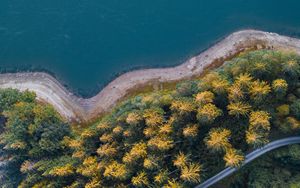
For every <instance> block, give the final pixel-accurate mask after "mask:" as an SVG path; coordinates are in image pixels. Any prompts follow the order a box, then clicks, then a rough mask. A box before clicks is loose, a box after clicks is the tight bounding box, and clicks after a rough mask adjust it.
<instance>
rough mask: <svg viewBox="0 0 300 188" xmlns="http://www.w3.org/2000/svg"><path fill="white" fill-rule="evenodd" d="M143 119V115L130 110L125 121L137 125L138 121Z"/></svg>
mask: <svg viewBox="0 0 300 188" xmlns="http://www.w3.org/2000/svg"><path fill="white" fill-rule="evenodd" d="M142 120H143V117H142V116H141V115H140V114H139V113H138V112H131V113H129V114H128V115H127V118H126V123H128V124H129V125H133V126H134V125H137V124H139V123H140V121H142Z"/></svg>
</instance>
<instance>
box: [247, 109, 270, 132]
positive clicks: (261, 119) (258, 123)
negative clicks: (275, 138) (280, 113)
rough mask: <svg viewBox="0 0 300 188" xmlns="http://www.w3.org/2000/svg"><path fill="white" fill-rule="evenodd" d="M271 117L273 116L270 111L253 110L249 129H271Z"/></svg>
mask: <svg viewBox="0 0 300 188" xmlns="http://www.w3.org/2000/svg"><path fill="white" fill-rule="evenodd" d="M270 119H271V116H270V114H269V113H268V112H265V111H253V112H251V113H250V118H249V124H250V126H249V129H250V130H252V129H253V130H259V129H260V128H262V129H264V130H270V129H271V124H270Z"/></svg>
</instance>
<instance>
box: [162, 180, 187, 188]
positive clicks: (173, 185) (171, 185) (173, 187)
mask: <svg viewBox="0 0 300 188" xmlns="http://www.w3.org/2000/svg"><path fill="white" fill-rule="evenodd" d="M164 188H183V185H182V184H181V183H179V182H178V181H176V180H175V179H172V180H169V181H168V183H167V184H166V185H164Z"/></svg>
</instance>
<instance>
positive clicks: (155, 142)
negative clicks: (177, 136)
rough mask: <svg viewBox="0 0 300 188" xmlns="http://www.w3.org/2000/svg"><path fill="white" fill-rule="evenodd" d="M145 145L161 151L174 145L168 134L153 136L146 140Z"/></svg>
mask: <svg viewBox="0 0 300 188" xmlns="http://www.w3.org/2000/svg"><path fill="white" fill-rule="evenodd" d="M147 145H148V146H149V147H152V148H155V149H158V150H161V151H166V150H169V149H171V148H173V147H174V141H173V140H172V139H171V138H170V137H168V136H163V135H162V136H155V137H153V138H151V139H150V140H148V143H147Z"/></svg>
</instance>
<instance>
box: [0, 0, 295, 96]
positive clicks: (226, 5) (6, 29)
mask: <svg viewBox="0 0 300 188" xmlns="http://www.w3.org/2000/svg"><path fill="white" fill-rule="evenodd" d="M299 7H300V1H297V0H285V1H276V0H251V1H250V0H188V1H181V0H151V1H147V0H144V1H141V0H130V1H124V0H107V1H105V0H86V1H84V0H1V1H0V68H1V70H2V71H17V70H18V71H20V70H23V71H24V70H32V69H35V70H46V71H49V72H51V73H53V74H54V75H55V76H56V77H57V78H58V79H59V80H61V81H62V82H63V83H64V84H65V85H67V86H68V87H69V88H70V89H71V90H73V91H75V92H76V93H77V94H81V95H83V96H91V95H93V94H95V93H97V92H98V91H99V90H100V89H101V88H102V87H103V86H105V84H107V83H108V82H109V81H111V80H112V79H113V78H114V77H115V76H117V75H118V74H120V73H122V72H124V71H128V70H131V69H137V68H145V67H161V66H173V65H177V64H179V63H182V62H183V61H184V60H186V59H187V58H189V57H191V56H193V55H195V54H197V53H199V52H201V51H202V50H204V49H206V48H208V47H209V46H210V45H212V44H213V43H215V42H216V41H217V40H219V39H221V38H222V37H224V36H226V35H228V34H229V33H231V32H233V31H236V30H240V29H245V28H255V29H261V30H266V31H273V32H278V33H281V34H286V35H290V36H295V37H298V36H300V11H299Z"/></svg>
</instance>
